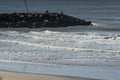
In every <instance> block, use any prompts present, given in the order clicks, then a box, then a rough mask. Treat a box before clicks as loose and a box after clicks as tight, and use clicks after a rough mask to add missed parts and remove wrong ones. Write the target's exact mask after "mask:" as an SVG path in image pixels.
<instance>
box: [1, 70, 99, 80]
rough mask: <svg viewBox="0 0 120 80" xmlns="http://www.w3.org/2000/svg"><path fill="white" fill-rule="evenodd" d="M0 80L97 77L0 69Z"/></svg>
mask: <svg viewBox="0 0 120 80" xmlns="http://www.w3.org/2000/svg"><path fill="white" fill-rule="evenodd" d="M0 80H97V79H89V78H80V77H69V76H57V75H42V74H29V73H16V72H6V71H0Z"/></svg>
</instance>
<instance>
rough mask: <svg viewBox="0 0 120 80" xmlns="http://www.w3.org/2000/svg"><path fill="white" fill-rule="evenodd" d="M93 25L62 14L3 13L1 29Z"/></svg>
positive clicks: (0, 16)
mask: <svg viewBox="0 0 120 80" xmlns="http://www.w3.org/2000/svg"><path fill="white" fill-rule="evenodd" d="M78 25H81V26H86V25H92V23H91V21H85V20H83V19H79V18H75V17H73V16H69V15H66V14H64V13H63V12H61V13H49V12H48V11H46V12H45V13H3V14H0V28H41V27H68V26H78Z"/></svg>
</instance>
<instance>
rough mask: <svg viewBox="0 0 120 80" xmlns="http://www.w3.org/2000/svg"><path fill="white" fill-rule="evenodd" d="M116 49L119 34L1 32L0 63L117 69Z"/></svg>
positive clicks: (45, 31) (119, 51)
mask: <svg viewBox="0 0 120 80" xmlns="http://www.w3.org/2000/svg"><path fill="white" fill-rule="evenodd" d="M70 29H71V28H70ZM119 45H120V35H118V34H115V35H114V34H100V33H93V32H67V31H66V32H61V31H50V30H44V31H39V30H38V29H37V31H34V30H30V31H28V32H24V31H16V30H1V31H0V61H8V62H9V61H10V62H11V61H13V62H14V61H18V62H33V63H49V64H62V65H73V64H74V65H81V64H82V65H83V64H84V65H99V64H100V65H104V64H105V65H113V64H114V65H118V63H120V54H119V53H120V50H119V48H120V46H119Z"/></svg>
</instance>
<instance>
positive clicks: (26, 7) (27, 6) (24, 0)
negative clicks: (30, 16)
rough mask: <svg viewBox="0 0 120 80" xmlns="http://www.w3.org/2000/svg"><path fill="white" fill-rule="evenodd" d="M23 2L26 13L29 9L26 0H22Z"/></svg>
mask: <svg viewBox="0 0 120 80" xmlns="http://www.w3.org/2000/svg"><path fill="white" fill-rule="evenodd" d="M24 3H25V7H26V13H28V12H29V10H28V5H27V0H24Z"/></svg>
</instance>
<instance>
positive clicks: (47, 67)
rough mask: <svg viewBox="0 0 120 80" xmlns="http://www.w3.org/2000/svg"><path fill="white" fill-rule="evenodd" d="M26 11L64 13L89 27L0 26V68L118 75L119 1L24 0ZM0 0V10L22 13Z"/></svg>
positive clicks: (111, 78)
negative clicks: (79, 19)
mask: <svg viewBox="0 0 120 80" xmlns="http://www.w3.org/2000/svg"><path fill="white" fill-rule="evenodd" d="M27 5H28V9H29V12H45V10H49V12H59V13H60V12H64V14H67V15H71V16H74V17H78V18H81V19H85V20H91V21H92V24H93V26H69V27H67V28H64V27H62V26H61V27H60V28H38V29H29V28H15V29H14V28H7V29H5V28H1V29H0V70H8V71H18V72H29V73H43V74H55V75H68V76H78V77H90V78H99V79H107V80H119V79H120V77H119V74H120V11H119V9H120V1H119V0H114V1H113V0H106V1H105V0H69V1H68V0H36V1H35V0H27ZM25 11H26V10H25V5H24V1H22V0H19V1H16V0H11V1H8V0H0V13H11V12H25Z"/></svg>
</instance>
